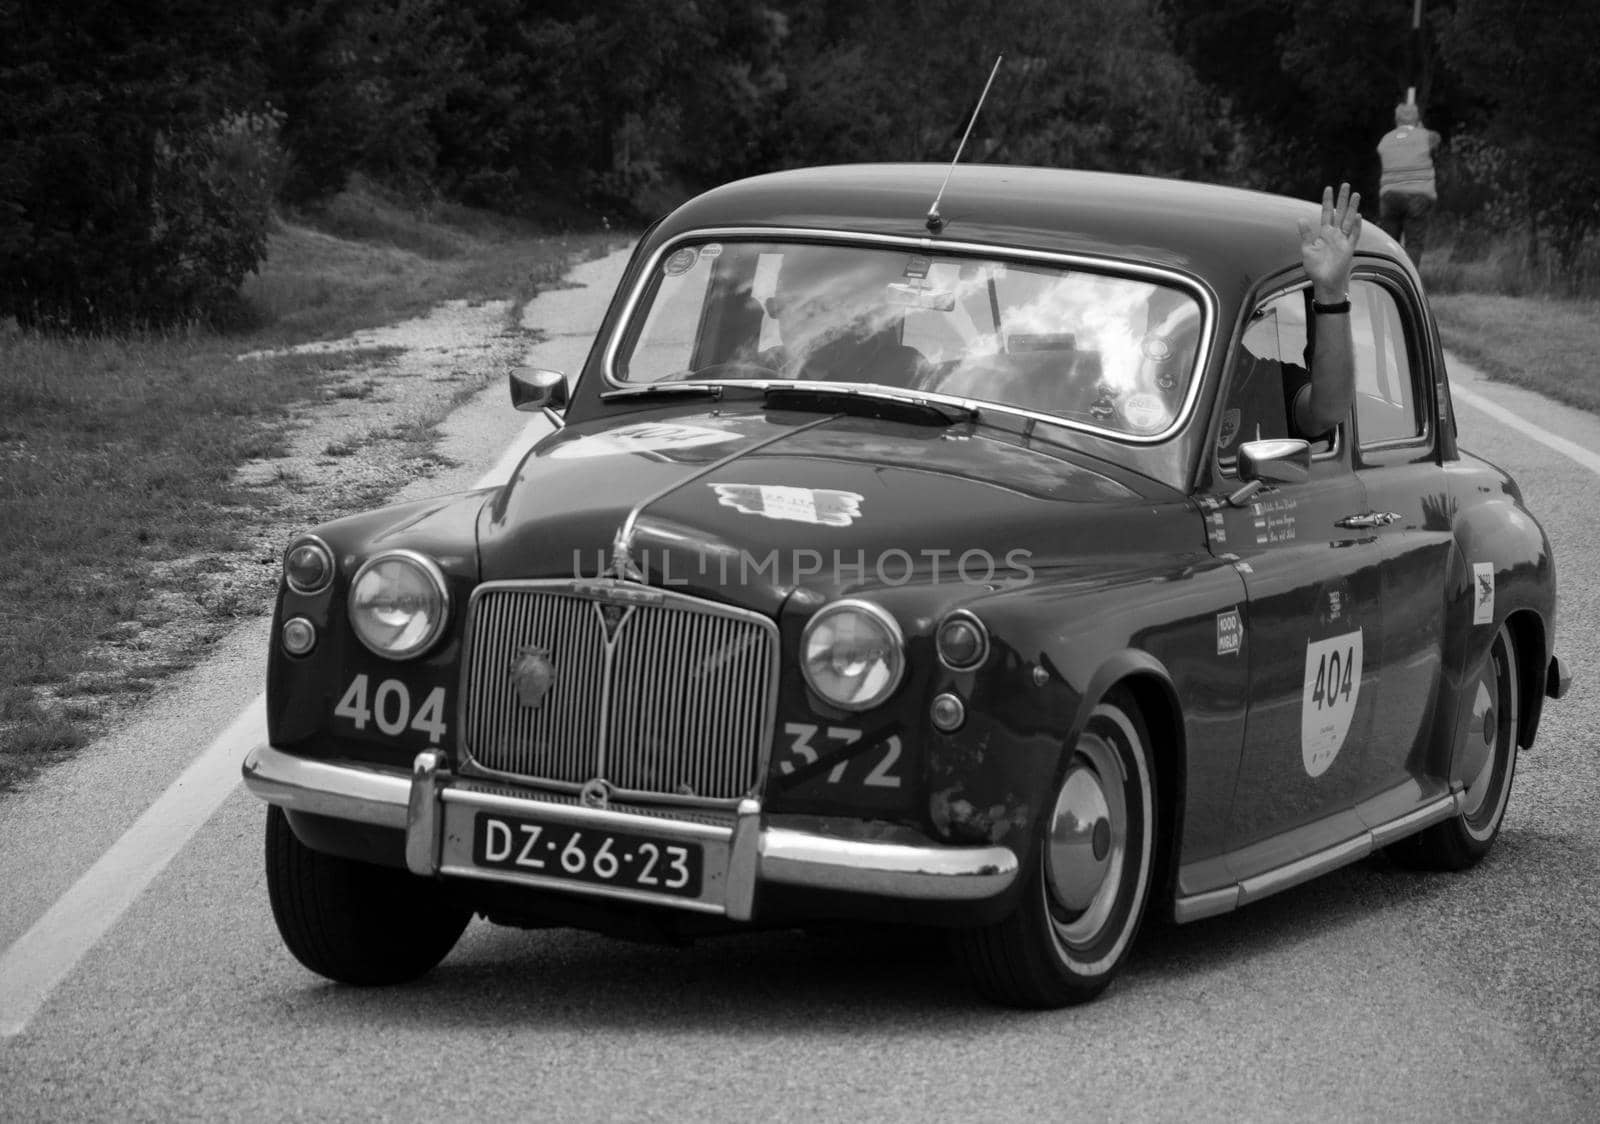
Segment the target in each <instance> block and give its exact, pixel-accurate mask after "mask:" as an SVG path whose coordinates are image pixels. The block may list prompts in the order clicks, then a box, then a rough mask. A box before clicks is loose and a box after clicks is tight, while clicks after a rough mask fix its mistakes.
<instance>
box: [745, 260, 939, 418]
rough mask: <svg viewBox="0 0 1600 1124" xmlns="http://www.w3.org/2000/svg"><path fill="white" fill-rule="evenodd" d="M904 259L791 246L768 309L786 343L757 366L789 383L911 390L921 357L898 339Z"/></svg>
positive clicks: (770, 351)
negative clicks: (897, 286)
mask: <svg viewBox="0 0 1600 1124" xmlns="http://www.w3.org/2000/svg"><path fill="white" fill-rule="evenodd" d="M901 267H902V257H901V255H897V254H889V253H884V254H878V253H870V254H869V253H862V252H860V251H852V250H843V249H839V250H834V249H828V248H825V247H821V246H817V247H808V246H800V247H791V248H790V249H789V250H788V251H787V252H786V253H785V254H784V255H783V262H782V264H781V265H780V266H779V268H778V275H777V278H776V279H775V281H774V285H773V293H772V296H770V297H768V298H767V301H766V310H767V315H769V316H770V317H771V318H772V319H773V320H774V321H775V322H776V323H777V326H778V333H779V336H780V338H781V341H782V342H781V344H780V345H779V346H778V347H773V348H768V349H767V350H766V351H764V352H762V353H761V356H760V358H759V360H758V361H759V362H760V363H761V364H763V365H764V366H767V367H771V368H773V369H774V370H776V371H778V372H779V373H780V374H781V375H782V376H783V377H784V378H795V379H799V378H803V379H813V380H819V381H825V382H871V383H880V384H884V385H887V386H896V387H909V386H911V385H913V383H914V382H915V380H916V379H917V377H918V374H919V372H920V371H921V370H922V368H923V366H924V362H925V361H924V359H923V356H922V353H921V352H919V351H917V349H916V348H913V347H907V346H905V345H904V344H903V343H901V342H900V335H901V329H902V326H903V324H904V320H905V310H904V309H903V308H902V307H900V306H898V305H896V304H894V303H893V302H892V301H891V300H890V299H889V286H890V285H891V284H893V283H895V282H897V281H899V280H900V279H901Z"/></svg>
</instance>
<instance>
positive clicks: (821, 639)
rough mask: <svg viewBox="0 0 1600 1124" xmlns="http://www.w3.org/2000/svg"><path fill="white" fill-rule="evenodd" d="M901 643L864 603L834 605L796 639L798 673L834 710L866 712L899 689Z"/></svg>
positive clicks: (889, 620)
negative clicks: (836, 708)
mask: <svg viewBox="0 0 1600 1124" xmlns="http://www.w3.org/2000/svg"><path fill="white" fill-rule="evenodd" d="M905 669H906V657H905V639H904V638H903V637H902V636H901V634H900V626H899V625H898V624H896V623H895V619H894V618H893V617H891V616H890V615H889V614H888V613H886V612H885V611H884V610H882V609H880V608H879V607H878V606H876V605H874V604H872V603H870V602H867V601H835V602H834V603H833V604H831V605H828V606H826V607H824V608H822V609H819V610H818V611H817V614H816V615H815V616H813V617H812V618H811V620H810V621H809V622H807V624H806V629H805V632H804V633H803V634H802V635H801V637H800V670H801V672H802V673H803V674H804V675H805V678H806V682H807V683H808V684H810V686H811V689H812V690H813V691H815V692H816V693H817V694H818V695H820V696H822V698H823V699H825V700H826V701H828V702H830V703H832V704H833V705H834V706H837V707H841V708H843V709H845V710H867V709H869V708H871V707H874V706H877V705H878V704H879V703H881V702H883V701H884V700H885V699H887V698H888V697H889V696H890V695H892V694H893V693H894V689H895V688H896V687H898V686H899V685H900V678H901V676H903V675H904V674H905Z"/></svg>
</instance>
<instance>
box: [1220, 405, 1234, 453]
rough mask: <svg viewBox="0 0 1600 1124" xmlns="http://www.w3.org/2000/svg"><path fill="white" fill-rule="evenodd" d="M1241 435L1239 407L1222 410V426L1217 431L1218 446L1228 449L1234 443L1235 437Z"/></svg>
mask: <svg viewBox="0 0 1600 1124" xmlns="http://www.w3.org/2000/svg"><path fill="white" fill-rule="evenodd" d="M1238 436H1239V411H1238V410H1237V409H1233V410H1224V411H1223V412H1222V428H1221V429H1220V430H1219V431H1218V432H1217V448H1219V449H1226V448H1228V447H1229V446H1231V445H1232V444H1233V441H1234V438H1236V437H1238Z"/></svg>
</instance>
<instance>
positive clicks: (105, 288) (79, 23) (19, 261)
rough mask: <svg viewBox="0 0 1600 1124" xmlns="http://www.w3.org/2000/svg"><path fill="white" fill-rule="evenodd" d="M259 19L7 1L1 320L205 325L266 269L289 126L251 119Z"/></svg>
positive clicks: (238, 13) (2, 57)
mask: <svg viewBox="0 0 1600 1124" xmlns="http://www.w3.org/2000/svg"><path fill="white" fill-rule="evenodd" d="M252 18H253V13H252V12H251V10H250V9H249V8H248V7H247V6H244V5H238V6H233V5H227V6H224V5H216V4H209V3H205V2H203V0H149V2H147V3H144V4H141V5H138V6H137V8H136V9H135V8H134V7H133V6H130V5H127V4H122V3H117V2H116V0H80V2H78V3H73V4H64V5H57V4H46V3H31V2H22V3H17V2H13V3H4V4H0V168H4V169H5V172H4V175H3V178H0V193H3V194H0V223H3V224H4V225H3V227H0V313H9V314H11V315H15V316H16V317H18V318H19V319H20V320H21V321H22V322H23V323H25V324H38V325H44V326H61V327H101V326H112V325H124V324H141V323H150V324H155V323H169V322H172V321H174V320H187V319H193V318H195V317H200V316H205V315H208V314H209V313H210V312H212V311H214V310H215V309H216V308H217V307H218V306H219V304H220V303H221V302H223V301H225V300H226V299H227V297H228V296H229V295H230V294H231V293H232V292H233V291H234V290H235V289H236V288H237V286H238V284H239V282H240V280H242V278H243V276H244V274H245V273H246V272H248V271H249V270H250V269H252V268H254V267H255V265H256V263H257V262H259V261H260V259H261V256H262V254H263V253H264V252H265V247H266V227H267V222H268V218H269V207H270V197H271V184H270V182H269V181H270V168H269V165H270V155H269V154H268V153H267V152H266V150H265V149H266V147H269V146H270V142H271V133H272V129H273V125H274V121H273V119H272V118H270V117H263V116H260V115H252V114H249V113H247V112H243V111H244V110H246V109H247V108H248V103H249V100H250V93H251V89H252V85H251V81H252V72H251V57H252V55H251V40H250V30H251V22H252ZM252 149H255V150H256V151H254V152H252V151H251V150H252Z"/></svg>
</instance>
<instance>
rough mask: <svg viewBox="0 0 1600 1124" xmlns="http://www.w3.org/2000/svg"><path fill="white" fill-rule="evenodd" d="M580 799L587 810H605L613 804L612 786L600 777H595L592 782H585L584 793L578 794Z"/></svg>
mask: <svg viewBox="0 0 1600 1124" xmlns="http://www.w3.org/2000/svg"><path fill="white" fill-rule="evenodd" d="M578 799H579V800H581V801H582V802H583V806H584V807H585V808H604V807H606V806H607V805H608V804H610V803H611V785H610V784H608V783H607V782H606V781H604V780H602V779H601V778H600V777H595V778H594V780H592V781H586V782H584V786H583V789H582V791H580V792H579V793H578Z"/></svg>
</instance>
